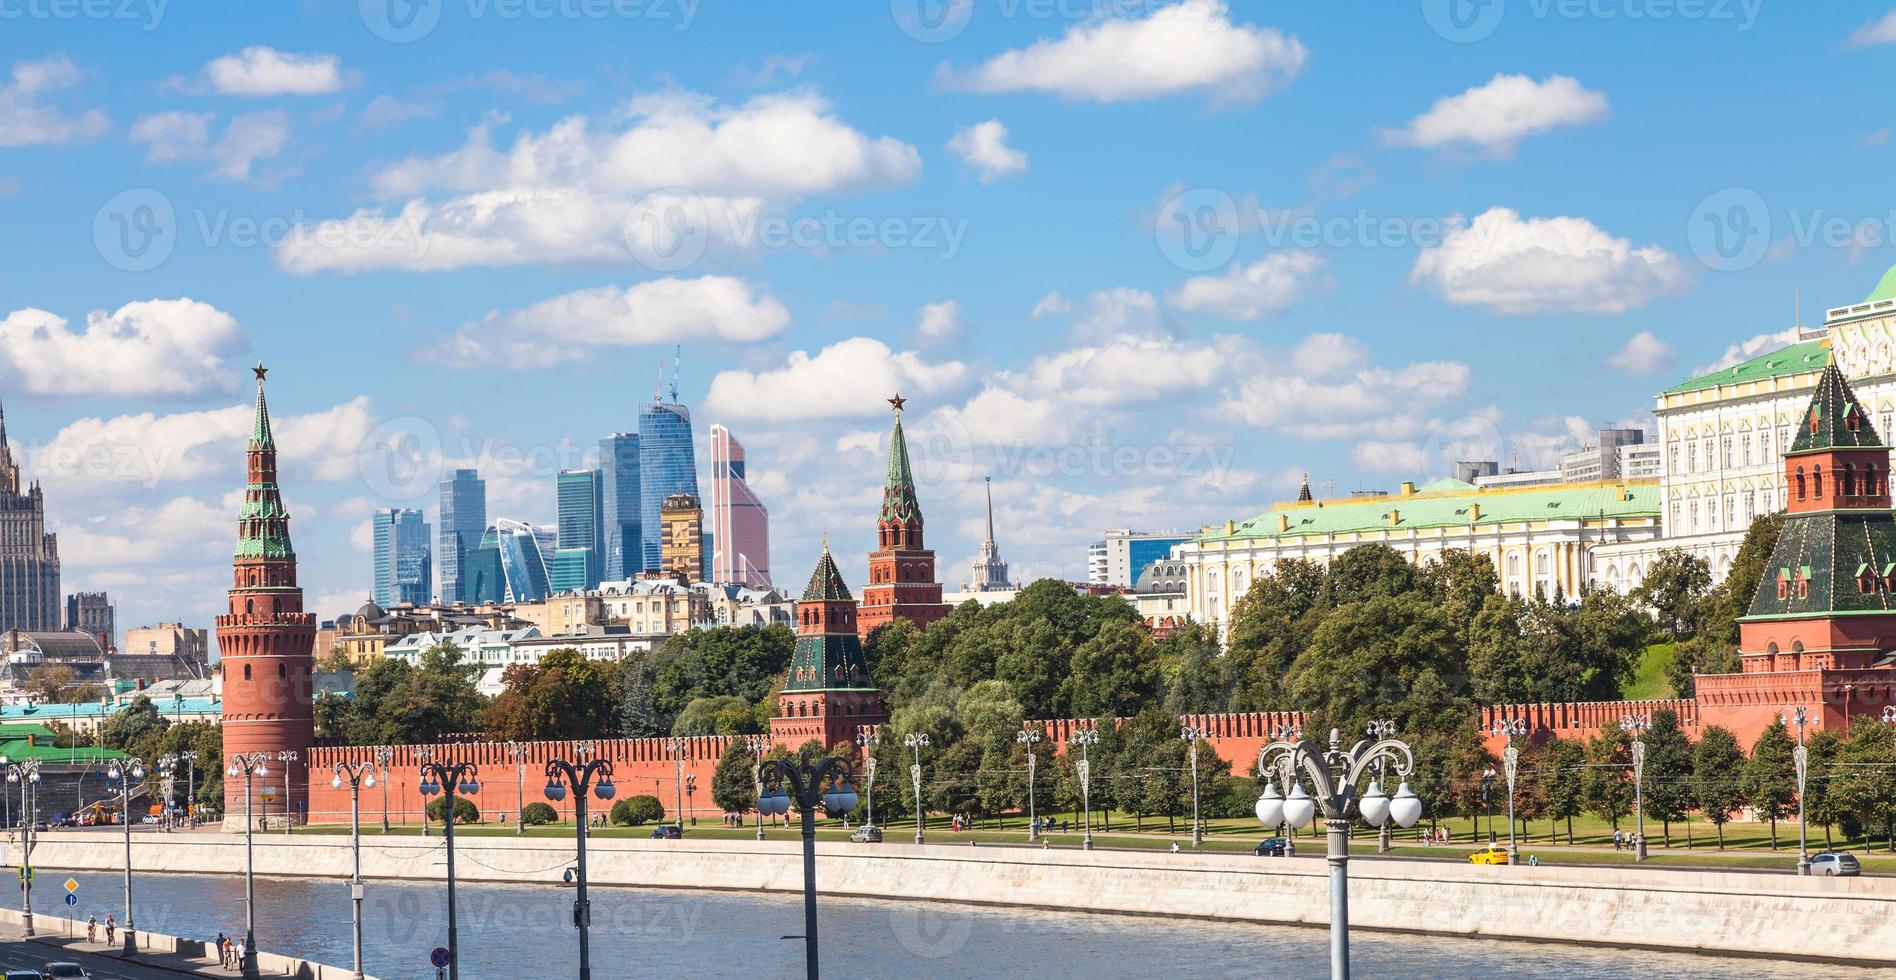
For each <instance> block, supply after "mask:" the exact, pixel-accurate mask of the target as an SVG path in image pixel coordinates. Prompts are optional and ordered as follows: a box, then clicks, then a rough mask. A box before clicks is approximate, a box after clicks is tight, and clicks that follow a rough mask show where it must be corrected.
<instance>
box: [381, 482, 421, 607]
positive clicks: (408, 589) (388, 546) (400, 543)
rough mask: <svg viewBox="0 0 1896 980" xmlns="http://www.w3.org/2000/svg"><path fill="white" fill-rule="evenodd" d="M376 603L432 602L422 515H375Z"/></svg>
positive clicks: (415, 512)
mask: <svg viewBox="0 0 1896 980" xmlns="http://www.w3.org/2000/svg"><path fill="white" fill-rule="evenodd" d="M374 530H375V603H376V605H379V606H381V607H382V608H384V609H386V608H388V607H390V606H393V605H395V604H396V603H398V602H412V603H416V604H421V603H425V602H428V601H429V600H430V599H432V598H433V593H434V575H433V568H434V566H433V562H432V560H431V559H432V555H431V553H430V551H429V548H428V522H427V521H425V520H423V519H422V514H421V511H418V510H410V509H408V508H406V507H402V508H393V509H391V508H387V507H384V508H382V509H379V510H377V511H376V512H375V519H374Z"/></svg>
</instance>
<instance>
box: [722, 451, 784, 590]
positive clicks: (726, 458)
mask: <svg viewBox="0 0 1896 980" xmlns="http://www.w3.org/2000/svg"><path fill="white" fill-rule="evenodd" d="M707 537H708V538H709V539H710V541H711V546H712V547H713V548H714V549H715V550H713V551H712V553H711V581H713V582H716V583H718V584H720V585H732V584H735V585H746V586H752V587H757V588H766V589H767V588H770V512H769V511H768V510H765V509H764V505H763V502H762V501H760V500H758V499H757V495H756V494H755V493H752V492H751V488H750V484H748V483H746V482H744V446H743V444H742V443H739V442H738V441H737V440H736V439H735V438H733V437H732V436H731V430H729V429H726V428H725V427H724V426H722V425H713V426H712V427H711V531H710V534H709V535H707Z"/></svg>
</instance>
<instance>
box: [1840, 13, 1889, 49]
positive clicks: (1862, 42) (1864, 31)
mask: <svg viewBox="0 0 1896 980" xmlns="http://www.w3.org/2000/svg"><path fill="white" fill-rule="evenodd" d="M1848 43H1849V47H1853V48H1861V47H1867V46H1869V45H1872V44H1896V10H1892V11H1890V12H1888V13H1886V14H1884V15H1883V16H1881V17H1879V18H1877V19H1875V20H1872V21H1870V22H1869V23H1867V24H1864V25H1863V26H1862V27H1859V28H1857V29H1856V30H1854V31H1852V32H1851V33H1850V40H1849V42H1848Z"/></svg>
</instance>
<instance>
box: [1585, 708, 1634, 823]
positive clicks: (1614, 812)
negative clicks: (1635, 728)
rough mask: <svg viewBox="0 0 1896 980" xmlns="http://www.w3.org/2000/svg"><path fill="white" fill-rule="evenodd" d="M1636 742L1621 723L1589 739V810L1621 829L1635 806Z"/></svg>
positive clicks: (1587, 778)
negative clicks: (1624, 730) (1634, 747)
mask: <svg viewBox="0 0 1896 980" xmlns="http://www.w3.org/2000/svg"><path fill="white" fill-rule="evenodd" d="M1632 768H1633V743H1632V740H1631V739H1630V738H1628V737H1627V735H1626V733H1625V732H1623V731H1620V728H1619V726H1618V725H1607V726H1605V727H1603V728H1601V729H1600V733H1599V734H1598V735H1595V736H1594V737H1593V738H1591V739H1589V740H1588V741H1587V769H1586V776H1585V777H1584V778H1583V779H1582V781H1581V787H1582V789H1581V792H1582V793H1583V794H1584V795H1585V797H1586V801H1587V809H1588V810H1589V811H1591V812H1593V813H1595V814H1597V815H1599V817H1600V818H1601V819H1602V820H1605V821H1607V822H1608V823H1611V824H1612V825H1613V829H1614V830H1618V829H1619V826H1620V820H1621V819H1623V818H1624V817H1625V816H1626V815H1627V814H1628V813H1631V812H1632V809H1633V773H1632Z"/></svg>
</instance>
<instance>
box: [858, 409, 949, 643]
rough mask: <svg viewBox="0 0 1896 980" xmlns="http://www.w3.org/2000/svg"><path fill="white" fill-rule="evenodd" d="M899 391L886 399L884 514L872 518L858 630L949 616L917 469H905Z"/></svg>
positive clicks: (865, 633)
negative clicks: (891, 418)
mask: <svg viewBox="0 0 1896 980" xmlns="http://www.w3.org/2000/svg"><path fill="white" fill-rule="evenodd" d="M905 401H906V399H904V398H903V397H902V396H901V395H896V396H895V397H894V398H891V399H889V404H890V405H891V406H893V407H894V408H895V429H894V431H893V432H891V433H890V435H889V475H888V478H887V479H886V480H885V481H884V482H883V484H882V513H881V514H880V515H879V516H878V517H877V518H876V550H874V551H872V552H870V553H869V584H868V585H865V586H863V590H862V614H861V615H860V616H859V617H858V622H857V625H858V632H859V635H861V636H865V637H866V636H868V635H869V633H870V631H871V630H874V629H875V628H876V627H878V626H881V625H882V624H884V623H890V622H894V621H895V620H896V619H898V618H900V619H906V620H908V621H909V622H912V623H914V624H915V625H916V626H919V627H921V628H923V629H927V628H928V624H930V623H933V622H934V621H935V620H938V619H940V618H942V617H943V616H946V615H948V608H949V607H948V606H947V605H945V604H943V603H942V601H941V583H939V582H937V581H935V553H934V552H933V551H929V550H927V548H926V547H925V546H924V545H923V543H922V507H921V504H920V503H919V502H918V501H917V500H916V498H915V474H914V473H913V472H912V471H911V470H910V469H909V454H908V441H907V440H906V439H904V438H903V437H902V405H903V403H904V402H905Z"/></svg>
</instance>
